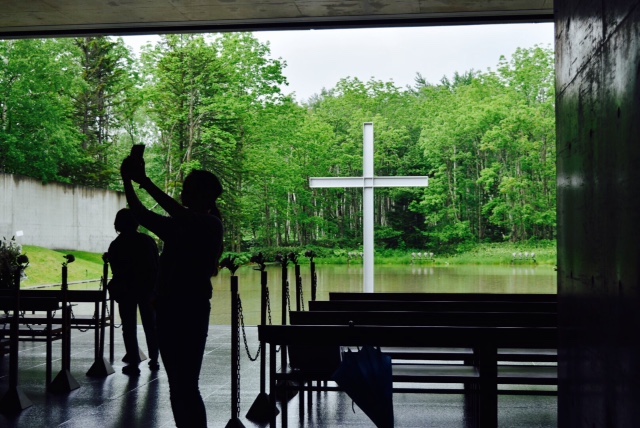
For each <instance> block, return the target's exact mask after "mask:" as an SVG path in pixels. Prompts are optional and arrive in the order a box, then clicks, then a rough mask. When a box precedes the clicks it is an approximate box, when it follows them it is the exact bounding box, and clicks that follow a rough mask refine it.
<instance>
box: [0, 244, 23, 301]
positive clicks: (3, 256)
mask: <svg viewBox="0 0 640 428" xmlns="http://www.w3.org/2000/svg"><path fill="white" fill-rule="evenodd" d="M28 265H29V258H28V257H27V255H26V254H23V253H22V245H20V244H19V243H17V242H16V238H15V236H13V237H11V239H7V238H5V237H4V236H3V237H2V241H0V289H3V288H4V289H7V288H11V287H12V286H13V284H14V281H15V279H14V278H15V276H16V275H17V274H19V275H20V281H24V280H25V279H26V278H27V275H26V274H25V269H26V268H27V266H28Z"/></svg>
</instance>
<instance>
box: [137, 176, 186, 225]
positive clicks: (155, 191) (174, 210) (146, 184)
mask: <svg viewBox="0 0 640 428" xmlns="http://www.w3.org/2000/svg"><path fill="white" fill-rule="evenodd" d="M139 184H140V188H142V189H144V190H146V191H147V193H149V195H151V197H152V198H153V199H155V201H156V202H157V203H158V204H159V205H160V206H161V207H162V209H164V210H165V211H166V212H167V214H169V215H170V216H171V217H176V216H178V215H179V214H180V213H182V212H183V211H184V210H185V209H186V208H185V207H183V206H182V205H181V204H180V203H179V202H178V201H176V200H175V199H173V198H172V197H171V196H169V195H167V194H166V193H165V192H163V191H162V189H160V188H159V187H158V186H156V185H155V183H154V182H153V181H151V179H150V178H149V177H147V176H145V177H144V179H142V180H141V181H140V182H139Z"/></svg>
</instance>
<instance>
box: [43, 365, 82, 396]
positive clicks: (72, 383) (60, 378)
mask: <svg viewBox="0 0 640 428" xmlns="http://www.w3.org/2000/svg"><path fill="white" fill-rule="evenodd" d="M78 388H80V384H79V383H78V381H77V380H75V378H74V377H73V375H72V374H71V372H69V370H61V371H60V373H58V375H57V376H56V377H55V379H53V381H51V383H50V384H49V391H50V392H53V393H56V394H58V393H65V392H70V391H73V390H74V389H78Z"/></svg>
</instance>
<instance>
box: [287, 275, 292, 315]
mask: <svg viewBox="0 0 640 428" xmlns="http://www.w3.org/2000/svg"><path fill="white" fill-rule="evenodd" d="M286 292H287V308H288V309H289V312H291V294H290V293H289V280H287V291H286Z"/></svg>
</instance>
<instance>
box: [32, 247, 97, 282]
mask: <svg viewBox="0 0 640 428" xmlns="http://www.w3.org/2000/svg"><path fill="white" fill-rule="evenodd" d="M22 251H23V252H24V253H25V254H26V255H27V257H28V258H29V266H28V267H27V270H26V271H25V272H26V274H27V279H26V280H25V281H23V282H22V287H24V288H28V287H34V286H38V285H49V284H60V283H61V282H62V263H63V262H65V261H66V259H65V258H64V256H65V255H66V254H73V256H74V257H75V261H74V262H72V263H69V265H68V266H67V280H68V282H70V283H71V282H77V281H86V280H91V279H100V278H101V277H102V266H103V263H102V254H96V253H87V252H84V251H74V250H48V249H46V248H41V247H34V246H31V245H25V246H24V247H23V249H22Z"/></svg>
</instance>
